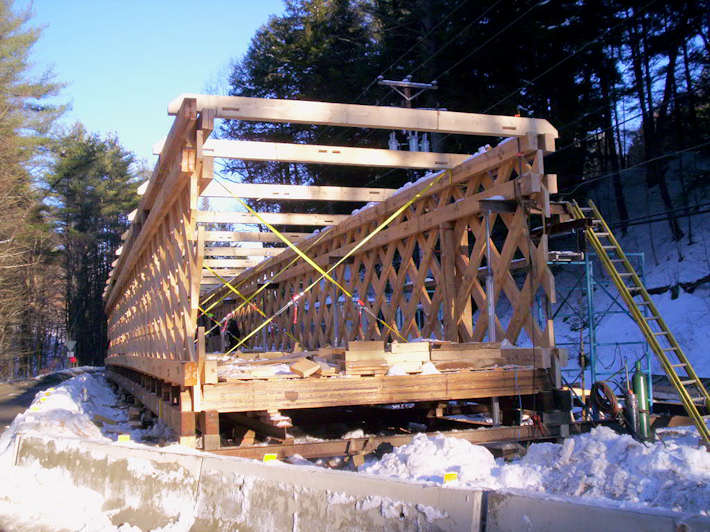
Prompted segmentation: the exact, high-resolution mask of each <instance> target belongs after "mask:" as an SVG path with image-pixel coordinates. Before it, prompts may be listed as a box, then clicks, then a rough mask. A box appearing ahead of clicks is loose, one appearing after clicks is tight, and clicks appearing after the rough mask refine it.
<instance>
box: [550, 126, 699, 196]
mask: <svg viewBox="0 0 710 532" xmlns="http://www.w3.org/2000/svg"><path fill="white" fill-rule="evenodd" d="M708 145H710V140H707V141H705V142H701V143H700V144H696V145H695V146H690V147H688V148H683V149H682V150H676V151H673V152H666V153H664V154H662V155H659V156H658V157H652V158H651V159H646V160H645V161H641V162H640V163H636V164H634V165H632V166H629V167H627V168H622V169H621V170H619V171H616V172H609V173H607V174H600V175H596V176H594V177H590V178H589V179H585V180H584V181H582V182H581V183H579V184H578V185H577V186H576V187H574V188H573V189H572V190H570V191H569V192H564V193H562V194H560V197H562V196H565V197H568V196H571V195H572V194H574V193H575V192H576V191H577V190H579V189H580V188H581V187H583V186H586V185H589V184H591V183H596V182H597V181H601V180H603V179H607V178H609V177H612V176H614V175H617V174H623V173H625V172H628V171H630V170H633V169H634V168H640V167H642V166H646V165H647V164H650V163H652V162H655V161H660V160H662V159H666V158H668V157H672V156H674V155H679V154H681V153H686V152H689V151H693V150H697V149H699V148H703V147H705V146H708Z"/></svg>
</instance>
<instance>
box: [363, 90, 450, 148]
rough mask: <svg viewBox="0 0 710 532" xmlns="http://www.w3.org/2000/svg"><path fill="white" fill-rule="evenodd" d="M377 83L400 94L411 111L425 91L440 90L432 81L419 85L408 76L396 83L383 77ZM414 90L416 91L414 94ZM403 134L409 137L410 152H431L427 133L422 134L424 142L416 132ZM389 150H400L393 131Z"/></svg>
mask: <svg viewBox="0 0 710 532" xmlns="http://www.w3.org/2000/svg"><path fill="white" fill-rule="evenodd" d="M377 83H378V84H379V85H384V86H386V87H390V88H391V89H392V90H393V91H395V92H396V93H397V94H399V95H400V96H401V97H402V98H404V106H405V107H407V108H409V109H411V108H412V100H413V99H414V98H416V97H417V96H419V95H420V94H422V93H423V92H424V91H427V90H434V91H435V90H436V89H438V88H439V87H438V85H437V83H436V81H432V82H431V83H417V82H415V81H412V79H411V77H410V76H407V77H406V78H404V79H403V80H401V81H396V80H390V79H384V78H383V77H382V76H380V77H379V78H378V81H377ZM412 89H414V91H415V92H414V94H412ZM403 133H404V134H405V135H406V136H407V141H408V143H409V151H429V147H430V146H431V144H430V143H429V139H428V138H427V135H426V133H424V134H422V140H421V142H420V141H419V134H418V132H416V131H406V130H405V131H403ZM389 149H390V150H398V149H399V143H398V142H397V135H396V133H395V132H394V131H393V132H392V133H390V138H389Z"/></svg>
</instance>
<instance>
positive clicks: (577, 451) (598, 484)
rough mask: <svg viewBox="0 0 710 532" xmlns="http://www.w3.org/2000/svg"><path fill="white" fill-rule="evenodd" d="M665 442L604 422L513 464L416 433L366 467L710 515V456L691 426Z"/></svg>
mask: <svg viewBox="0 0 710 532" xmlns="http://www.w3.org/2000/svg"><path fill="white" fill-rule="evenodd" d="M663 440H664V442H663V443H661V442H658V443H649V444H647V445H644V444H641V443H639V442H637V441H635V440H634V439H633V438H631V437H630V436H626V435H618V434H616V433H615V432H613V431H612V430H611V429H608V428H605V427H598V428H596V429H593V430H592V431H591V432H590V433H588V434H583V435H580V436H575V437H572V438H568V439H567V440H565V442H564V443H563V444H554V443H536V444H533V445H531V446H530V448H529V449H528V452H527V454H526V455H525V456H524V457H523V458H521V459H519V460H515V461H513V462H510V463H506V462H504V461H503V460H502V459H498V460H495V459H494V458H493V455H492V454H491V452H490V451H489V450H488V449H486V448H485V447H482V446H479V445H473V444H471V443H469V442H468V441H466V440H463V439H459V438H447V437H444V436H436V437H427V436H425V435H423V434H420V435H417V436H415V437H414V439H413V440H412V442H411V443H409V444H407V445H404V446H402V447H398V448H396V449H395V450H394V451H393V452H392V453H390V454H387V455H385V456H383V457H382V459H380V460H378V461H373V462H370V463H367V464H366V465H365V466H363V468H361V471H363V472H364V473H369V474H374V475H383V476H387V477H394V478H399V479H404V480H413V481H416V482H424V483H433V484H442V483H443V481H444V475H445V473H456V474H457V477H458V479H457V480H454V481H450V482H447V483H446V486H451V487H469V488H484V489H491V490H514V491H517V492H536V493H543V494H549V495H554V496H562V497H583V498H584V500H585V501H586V502H598V503H599V504H601V505H614V506H620V507H633V508H636V507H656V508H666V509H671V510H677V511H685V512H696V513H702V514H705V515H708V514H709V512H710V453H708V452H707V451H706V450H705V449H704V448H702V447H698V445H697V441H698V438H697V433H695V432H694V430H692V429H689V428H683V429H682V430H676V431H667V432H666V433H665V435H664V437H663Z"/></svg>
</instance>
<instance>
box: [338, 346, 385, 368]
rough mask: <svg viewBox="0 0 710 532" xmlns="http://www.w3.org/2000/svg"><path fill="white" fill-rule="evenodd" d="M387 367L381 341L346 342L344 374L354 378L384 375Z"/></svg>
mask: <svg viewBox="0 0 710 532" xmlns="http://www.w3.org/2000/svg"><path fill="white" fill-rule="evenodd" d="M387 371H389V365H388V364H387V360H386V359H385V343H384V342H382V341H369V342H348V348H347V350H346V351H345V374H346V375H355V376H361V377H363V376H370V375H373V376H376V375H385V374H387Z"/></svg>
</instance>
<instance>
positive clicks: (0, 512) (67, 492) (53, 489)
mask: <svg viewBox="0 0 710 532" xmlns="http://www.w3.org/2000/svg"><path fill="white" fill-rule="evenodd" d="M59 373H63V374H65V375H76V376H74V377H73V378H71V379H69V380H67V381H65V382H63V383H61V384H58V385H56V386H54V387H50V388H47V389H46V390H43V391H41V392H39V393H38V394H37V395H36V396H35V398H34V400H33V402H32V404H31V405H30V407H29V408H28V409H27V410H26V411H25V412H24V413H22V414H19V415H18V416H17V417H16V418H15V419H14V420H13V422H12V424H11V425H10V427H9V428H8V429H7V430H6V431H5V432H4V433H3V434H2V436H0V478H2V479H3V481H2V482H0V530H83V531H86V532H91V531H114V530H116V531H120V532H133V531H138V529H137V528H135V527H132V526H130V525H119V526H115V525H113V524H112V522H111V514H110V512H105V511H103V510H102V507H103V506H104V502H105V500H104V498H103V496H102V495H101V494H99V493H98V492H96V491H94V490H91V489H89V488H85V487H82V486H77V485H76V484H74V482H73V481H72V479H71V478H70V476H69V474H68V472H67V471H65V470H63V469H61V468H55V469H46V468H44V467H42V465H41V464H32V465H30V466H27V467H25V466H23V467H14V464H13V458H14V457H13V456H12V449H13V446H12V445H11V443H12V441H13V440H14V439H15V438H16V437H17V435H18V434H20V433H23V434H39V435H43V436H50V437H58V438H61V437H79V438H84V439H88V440H97V441H103V442H111V441H113V440H116V439H117V438H118V434H130V436H131V440H132V441H133V442H143V441H156V440H164V439H167V438H172V435H171V433H170V429H168V428H167V427H166V426H165V425H163V424H162V423H160V422H157V423H155V424H154V425H153V426H152V427H150V428H148V429H142V428H135V427H132V426H131V424H130V421H129V419H128V413H127V409H128V407H127V406H126V405H122V404H121V403H120V401H119V398H118V396H117V395H116V394H115V393H114V392H113V390H112V389H111V387H110V386H109V385H108V383H107V381H106V379H105V377H104V375H103V371H101V370H100V369H99V368H71V369H67V370H63V371H61V372H59ZM93 419H97V420H99V422H98V423H95V422H94V421H92V420H93ZM99 425H102V426H101V427H99ZM131 445H138V443H132V444H131ZM187 529H189V526H187V527H185V526H182V525H180V523H176V524H175V526H174V527H172V526H169V527H168V528H166V529H165V530H166V531H167V530H172V531H175V532H177V531H180V530H187Z"/></svg>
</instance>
